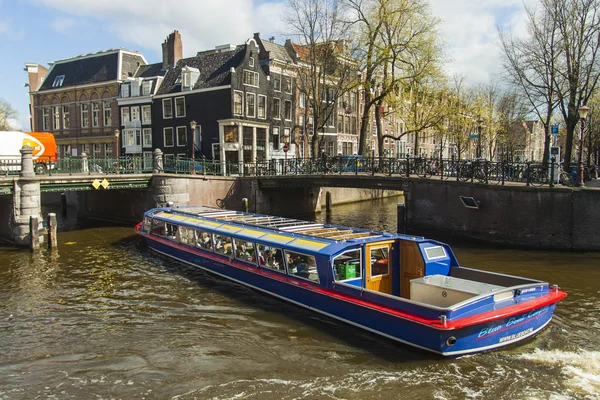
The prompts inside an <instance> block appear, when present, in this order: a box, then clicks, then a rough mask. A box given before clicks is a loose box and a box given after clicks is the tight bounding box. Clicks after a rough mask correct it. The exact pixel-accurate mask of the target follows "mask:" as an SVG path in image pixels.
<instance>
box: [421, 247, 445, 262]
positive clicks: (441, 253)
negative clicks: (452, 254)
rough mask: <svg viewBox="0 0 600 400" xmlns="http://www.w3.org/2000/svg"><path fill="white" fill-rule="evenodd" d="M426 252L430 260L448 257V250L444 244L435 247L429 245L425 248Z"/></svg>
mask: <svg viewBox="0 0 600 400" xmlns="http://www.w3.org/2000/svg"><path fill="white" fill-rule="evenodd" d="M425 254H427V259H428V260H437V259H439V258H446V257H448V256H447V255H446V250H444V248H443V247H442V246H435V247H427V248H426V249H425Z"/></svg>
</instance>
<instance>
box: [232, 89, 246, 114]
mask: <svg viewBox="0 0 600 400" xmlns="http://www.w3.org/2000/svg"><path fill="white" fill-rule="evenodd" d="M236 95H239V96H240V103H239V106H240V111H239V112H236V101H235V97H236ZM233 115H241V116H243V115H244V92H242V91H240V90H234V91H233Z"/></svg>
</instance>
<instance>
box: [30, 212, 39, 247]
mask: <svg viewBox="0 0 600 400" xmlns="http://www.w3.org/2000/svg"><path fill="white" fill-rule="evenodd" d="M39 228H40V219H39V217H38V216H37V215H32V216H30V217H29V248H30V249H31V250H34V249H37V248H38V247H39V245H40V236H39V235H40V232H39Z"/></svg>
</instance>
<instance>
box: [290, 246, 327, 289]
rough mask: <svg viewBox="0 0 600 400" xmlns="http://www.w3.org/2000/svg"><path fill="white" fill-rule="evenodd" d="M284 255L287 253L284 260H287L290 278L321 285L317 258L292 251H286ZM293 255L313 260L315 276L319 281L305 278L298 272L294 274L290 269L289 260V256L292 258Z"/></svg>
mask: <svg viewBox="0 0 600 400" xmlns="http://www.w3.org/2000/svg"><path fill="white" fill-rule="evenodd" d="M284 253H285V256H284V258H285V260H286V263H285V264H286V268H287V273H288V275H289V276H293V277H295V278H298V279H303V280H305V281H308V282H312V283H316V284H320V283H321V279H320V277H319V268H318V267H317V257H315V256H314V255H311V254H305V253H301V252H299V251H292V250H285V251H284ZM291 254H294V255H296V256H304V257H307V258H309V259H312V260H313V261H314V268H315V270H316V272H315V275H316V277H317V280H313V279H310V277H304V276H302V275H298V271H296V272H292V271H291V267H290V262H289V260H290V258H288V255H290V257H291ZM292 260H293V257H292ZM298 265H301V264H298ZM307 265H308V266H310V264H307ZM294 267H295V265H294ZM309 275H310V274H309Z"/></svg>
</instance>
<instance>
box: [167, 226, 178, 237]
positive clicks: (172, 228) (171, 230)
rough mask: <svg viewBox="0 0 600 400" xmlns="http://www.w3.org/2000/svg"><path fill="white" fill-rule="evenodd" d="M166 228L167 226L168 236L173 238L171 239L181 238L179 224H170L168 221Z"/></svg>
mask: <svg viewBox="0 0 600 400" xmlns="http://www.w3.org/2000/svg"><path fill="white" fill-rule="evenodd" d="M166 228H167V238H168V239H171V240H179V238H178V236H179V235H178V232H177V231H178V228H179V226H177V225H175V224H170V223H168V222H167V223H166Z"/></svg>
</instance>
